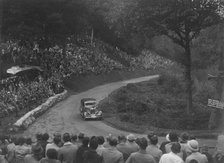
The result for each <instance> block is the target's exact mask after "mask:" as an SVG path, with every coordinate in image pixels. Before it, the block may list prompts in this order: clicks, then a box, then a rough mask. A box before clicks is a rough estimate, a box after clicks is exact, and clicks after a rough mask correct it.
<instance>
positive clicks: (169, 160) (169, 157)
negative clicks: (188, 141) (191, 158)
mask: <svg viewBox="0 0 224 163" xmlns="http://www.w3.org/2000/svg"><path fill="white" fill-rule="evenodd" d="M180 149H181V145H180V144H179V143H178V142H174V143H172V146H171V152H169V153H167V154H164V155H162V157H161V158H160V161H159V163H184V161H183V160H182V158H181V157H180V156H178V155H177V154H178V153H180Z"/></svg>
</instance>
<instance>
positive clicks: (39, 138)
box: [36, 133, 43, 141]
mask: <svg viewBox="0 0 224 163" xmlns="http://www.w3.org/2000/svg"><path fill="white" fill-rule="evenodd" d="M36 139H37V141H42V139H43V137H42V134H41V133H37V134H36Z"/></svg>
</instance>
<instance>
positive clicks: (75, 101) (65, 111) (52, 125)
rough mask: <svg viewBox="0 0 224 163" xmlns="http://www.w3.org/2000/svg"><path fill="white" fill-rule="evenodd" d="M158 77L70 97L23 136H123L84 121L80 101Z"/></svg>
mask: <svg viewBox="0 0 224 163" xmlns="http://www.w3.org/2000/svg"><path fill="white" fill-rule="evenodd" d="M157 77H158V75H154V76H147V77H141V78H136V79H131V80H126V81H120V82H114V83H110V84H105V85H101V86H98V87H95V88H92V89H90V90H87V91H85V92H82V93H78V94H75V95H71V96H70V97H68V98H67V99H66V100H64V101H62V102H60V103H58V104H57V105H55V106H54V107H52V108H51V109H50V110H49V111H48V112H47V113H45V114H44V115H43V116H41V117H40V118H39V119H37V120H36V122H35V123H34V124H32V125H31V126H30V127H29V128H28V129H27V130H26V131H24V134H23V135H26V136H31V137H34V135H35V134H36V133H45V132H47V133H49V134H50V135H51V136H52V135H53V134H54V133H61V134H63V133H65V132H68V133H74V134H78V133H80V132H83V133H85V134H86V135H88V136H93V135H98V136H99V135H100V136H107V135H108V134H110V133H111V134H114V135H119V134H121V133H122V134H125V135H127V134H128V133H127V132H125V131H121V130H118V129H115V128H113V127H110V126H108V125H106V124H105V123H103V122H101V121H84V120H83V119H82V118H81V116H80V114H79V107H80V100H81V99H82V98H85V97H94V98H96V99H97V101H100V100H102V99H104V98H105V97H107V96H108V95H109V94H110V93H111V92H112V91H114V90H116V89H118V88H120V87H122V86H125V85H127V84H128V83H137V82H142V81H147V80H151V79H155V78H157ZM201 142H202V143H203V144H208V145H209V146H214V144H215V140H201ZM201 145H202V144H201Z"/></svg>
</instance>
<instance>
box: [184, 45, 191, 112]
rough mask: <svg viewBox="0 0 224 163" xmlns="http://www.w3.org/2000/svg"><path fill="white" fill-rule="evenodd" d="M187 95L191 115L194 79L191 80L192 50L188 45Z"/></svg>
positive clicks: (188, 109) (188, 110)
mask: <svg viewBox="0 0 224 163" xmlns="http://www.w3.org/2000/svg"><path fill="white" fill-rule="evenodd" d="M185 50H186V62H187V63H186V67H185V69H186V89H187V90H186V93H187V109H186V113H187V114H188V115H190V113H191V111H192V107H193V104H192V101H193V100H192V79H191V49H190V44H189V43H188V44H187V46H186V49H185Z"/></svg>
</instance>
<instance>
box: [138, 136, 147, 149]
mask: <svg viewBox="0 0 224 163" xmlns="http://www.w3.org/2000/svg"><path fill="white" fill-rule="evenodd" d="M138 145H139V147H140V149H142V150H145V149H146V147H147V146H148V141H147V140H146V138H140V139H139V140H138Z"/></svg>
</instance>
